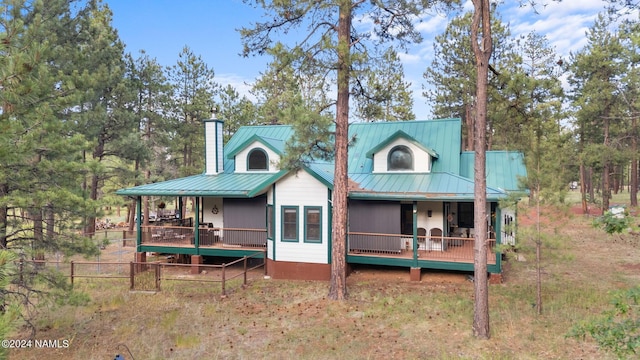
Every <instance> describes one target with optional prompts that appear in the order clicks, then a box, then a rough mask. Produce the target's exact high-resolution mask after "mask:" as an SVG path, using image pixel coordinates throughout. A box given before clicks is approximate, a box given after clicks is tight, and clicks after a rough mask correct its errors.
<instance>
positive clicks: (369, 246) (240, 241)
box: [140, 226, 500, 271]
mask: <svg viewBox="0 0 640 360" xmlns="http://www.w3.org/2000/svg"><path fill="white" fill-rule="evenodd" d="M198 235H199V236H198V246H196V244H195V233H194V231H193V229H192V228H186V227H167V226H163V227H156V226H150V227H148V228H146V229H143V233H142V243H141V244H140V251H147V252H162V253H175V254H191V255H195V254H199V255H206V256H228V257H236V256H237V257H242V256H246V255H248V254H255V253H256V252H262V253H263V255H262V256H266V251H267V238H266V229H264V230H263V229H229V228H225V229H219V228H200V229H199V234H198ZM348 236H349V239H348V240H349V241H348V244H349V247H348V252H347V262H351V263H364V264H379V265H393V266H411V267H423V268H441V269H453V270H469V269H470V268H472V267H473V262H474V259H473V255H474V239H472V238H460V237H443V236H416V240H414V237H413V236H412V235H401V234H374V233H353V232H350V233H349V235H348ZM414 241H416V242H415V243H414ZM495 243H496V240H495V239H489V244H488V245H489V246H488V250H487V265H489V266H490V267H491V269H492V270H491V271H499V270H500V260H499V259H498V258H497V257H498V256H499V254H496V252H495ZM414 246H416V249H417V250H416V252H415V253H414V249H413V247H414Z"/></svg>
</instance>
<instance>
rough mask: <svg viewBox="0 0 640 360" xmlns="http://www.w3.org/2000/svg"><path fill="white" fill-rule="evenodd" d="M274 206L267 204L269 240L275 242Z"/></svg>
mask: <svg viewBox="0 0 640 360" xmlns="http://www.w3.org/2000/svg"><path fill="white" fill-rule="evenodd" d="M273 221H274V218H273V205H271V204H267V239H270V240H273V225H274V223H273Z"/></svg>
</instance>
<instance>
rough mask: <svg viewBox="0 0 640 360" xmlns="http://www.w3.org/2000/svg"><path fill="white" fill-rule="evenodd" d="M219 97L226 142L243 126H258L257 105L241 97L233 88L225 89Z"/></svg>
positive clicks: (229, 86) (227, 87) (228, 86)
mask: <svg viewBox="0 0 640 360" xmlns="http://www.w3.org/2000/svg"><path fill="white" fill-rule="evenodd" d="M219 97H220V99H219V103H220V109H219V111H220V116H221V117H222V119H224V137H225V140H228V139H229V138H231V136H233V134H234V133H235V132H236V131H237V130H238V129H239V128H240V127H241V126H248V125H257V121H256V107H255V105H254V104H253V103H252V102H251V101H250V100H249V99H248V98H247V97H246V96H242V97H240V94H239V93H238V91H237V90H236V89H235V88H234V87H233V86H231V85H227V86H226V87H224V88H223V89H222V91H220V95H219Z"/></svg>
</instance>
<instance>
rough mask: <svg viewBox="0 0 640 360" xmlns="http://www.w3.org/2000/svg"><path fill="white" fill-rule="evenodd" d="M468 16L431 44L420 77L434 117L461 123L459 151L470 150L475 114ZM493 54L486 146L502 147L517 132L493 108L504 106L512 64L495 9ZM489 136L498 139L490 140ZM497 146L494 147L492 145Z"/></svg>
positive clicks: (455, 20)
mask: <svg viewBox="0 0 640 360" xmlns="http://www.w3.org/2000/svg"><path fill="white" fill-rule="evenodd" d="M471 23H472V14H471V13H470V12H468V13H465V14H463V15H461V16H457V17H454V18H453V19H452V20H451V22H450V23H449V25H448V26H447V28H446V29H445V31H444V33H443V34H440V35H438V36H436V37H435V41H434V43H433V49H434V59H433V61H432V62H431V64H430V65H429V67H428V68H427V69H426V70H425V72H424V74H423V76H424V78H425V80H426V81H427V82H428V83H429V84H431V86H432V88H430V89H427V90H425V91H424V92H423V96H425V97H426V98H427V99H428V100H429V101H430V102H432V103H433V104H434V105H433V114H434V116H435V117H440V118H447V117H459V118H461V119H462V120H463V129H462V131H463V138H464V144H463V148H464V149H465V150H473V149H474V144H473V142H474V133H473V119H474V118H475V111H476V94H475V91H476V69H475V66H474V64H475V55H474V53H473V50H472V48H471V43H470V42H469V41H468V40H467V39H469V38H470V37H471ZM491 27H492V29H491V30H492V37H493V39H494V51H493V53H492V56H491V63H492V67H491V69H493V71H492V72H490V73H489V80H488V82H489V88H488V89H487V91H488V95H487V96H488V98H489V100H488V106H489V109H490V110H489V111H488V115H487V116H488V118H487V122H488V126H489V130H488V134H489V135H488V138H487V140H488V142H489V143H488V147H489V148H493V147H497V148H503V147H504V146H505V143H506V142H505V141H502V139H509V138H510V136H511V135H513V134H514V133H516V132H517V130H515V129H514V130H513V131H508V126H506V125H507V124H508V125H512V121H511V119H508V120H507V119H505V118H504V116H502V115H501V114H500V115H498V112H497V111H496V109H497V108H498V107H499V106H500V104H501V103H504V101H505V98H507V97H508V95H506V94H503V93H502V91H503V88H504V83H505V82H506V80H505V79H509V74H508V68H507V66H505V64H509V63H512V62H513V59H514V57H516V55H515V54H514V53H513V49H512V46H513V45H512V42H513V40H512V39H511V33H510V31H509V29H508V27H507V26H505V25H503V24H502V22H501V20H500V18H499V17H498V16H496V10H495V8H494V9H493V10H492V18H491ZM493 134H495V135H496V136H497V137H498V138H497V139H493V136H494V135H493ZM496 143H497V144H496Z"/></svg>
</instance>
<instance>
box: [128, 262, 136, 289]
mask: <svg viewBox="0 0 640 360" xmlns="http://www.w3.org/2000/svg"><path fill="white" fill-rule="evenodd" d="M134 266H135V265H133V261H131V262H130V263H129V280H130V282H131V286H130V289H131V290H133V288H134V280H133V276H134V270H135V269H134Z"/></svg>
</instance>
